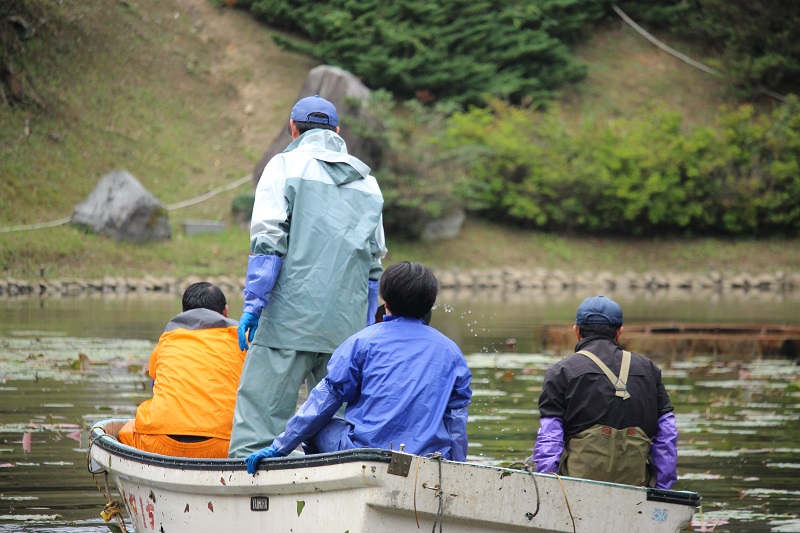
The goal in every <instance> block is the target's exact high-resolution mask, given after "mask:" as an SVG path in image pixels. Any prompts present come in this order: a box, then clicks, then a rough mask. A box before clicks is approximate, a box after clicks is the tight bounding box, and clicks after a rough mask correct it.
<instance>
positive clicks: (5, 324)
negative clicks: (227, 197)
mask: <svg viewBox="0 0 800 533" xmlns="http://www.w3.org/2000/svg"><path fill="white" fill-rule="evenodd" d="M585 296H586V295H585V294H574V295H564V294H560V295H558V296H555V295H547V294H544V293H542V292H541V291H539V292H537V291H532V292H531V293H530V294H525V293H517V294H515V295H513V298H512V297H509V295H505V296H503V295H497V294H491V295H490V294H488V293H483V294H480V293H478V294H469V293H467V294H466V295H465V294H463V293H453V294H448V293H446V292H445V293H443V294H442V295H441V296H440V299H439V304H438V306H437V308H436V310H435V311H434V315H433V322H432V325H434V326H436V327H437V328H439V329H441V330H442V331H444V332H445V333H446V334H447V335H448V336H450V337H451V338H453V339H454V340H456V342H458V344H459V345H460V346H461V347H462V350H463V351H464V353H465V354H467V359H468V363H469V365H470V367H471V368H472V370H473V373H474V381H473V387H474V389H475V396H474V398H473V405H472V406H471V409H470V419H469V426H468V432H469V435H470V448H469V454H470V460H474V461H479V462H484V463H491V464H509V463H512V462H516V461H521V460H522V459H524V458H525V457H526V456H527V455H529V454H530V452H531V449H532V446H533V441H534V438H535V432H536V429H537V427H538V411H537V409H536V399H537V398H538V395H539V391H540V389H541V384H542V380H543V377H544V372H545V370H546V369H547V368H549V366H550V365H552V364H553V363H554V362H555V361H556V360H557V359H558V357H557V356H554V355H547V354H541V353H538V352H539V351H540V350H539V348H540V345H541V342H540V341H541V336H540V334H541V331H540V328H541V325H542V324H544V323H547V322H569V321H570V320H571V318H572V317H573V316H574V315H573V313H574V309H575V308H576V307H577V304H578V303H579V302H580V301H581V300H582V299H583V298H584V297H585ZM614 297H615V298H616V299H617V300H618V301H619V302H620V304H621V305H622V307H623V310H624V313H625V318H626V322H630V321H633V322H637V321H638V322H646V321H665V320H675V321H691V322H728V323H748V322H759V323H768V322H774V323H794V324H798V323H800V305H797V304H798V302H797V301H796V299H795V300H792V298H787V297H779V296H775V295H772V297H765V298H763V299H748V298H740V297H739V296H738V295H729V296H726V297H724V298H721V300H720V301H719V302H711V301H708V300H702V301H696V300H692V299H681V298H677V297H675V298H665V299H658V298H655V297H653V298H649V297H641V295H636V294H633V295H630V296H629V297H627V296H625V295H614ZM232 300H233V301H231V308H233V309H236V308H237V307H238V306H240V305H241V302H237V301H235V299H232ZM179 307H180V301H179V299H178V298H176V297H175V296H169V295H157V296H155V297H151V298H72V299H70V298H60V299H49V300H37V299H19V300H0V532H3V533H6V532H37V533H42V532H59V533H63V532H66V531H70V532H76V531H77V532H83V531H86V532H89V531H91V532H98V531H108V530H107V528H106V527H105V525H104V523H103V521H102V519H101V518H99V511H100V510H101V508H102V505H103V503H104V499H103V497H102V496H101V493H100V491H99V490H98V487H97V485H96V484H95V482H94V481H93V480H92V478H91V476H90V475H89V474H88V473H87V472H86V468H85V463H86V453H87V450H86V446H87V442H86V427H87V426H88V424H90V423H91V422H93V421H95V420H98V419H101V418H107V417H110V416H131V415H132V414H133V412H134V410H135V408H136V405H138V403H139V402H141V401H142V400H144V399H146V398H147V397H149V396H150V389H149V383H148V381H149V380H148V379H147V378H146V376H145V375H144V373H143V372H144V369H145V368H146V364H147V358H148V356H149V353H150V350H151V349H152V348H153V346H154V345H155V342H156V340H157V339H158V336H159V335H160V333H161V331H162V330H163V327H164V325H165V324H166V322H167V321H168V320H169V318H171V317H172V316H173V315H174V314H175V313H176V312H178V311H179ZM753 317H757V320H754V318H753ZM510 338H514V339H516V346H515V349H516V351H515V352H513V353H507V352H506V350H507V341H508V340H509V339H510ZM81 354H83V357H81ZM656 361H657V362H658V364H659V365H660V366H661V367H662V369H664V379H665V382H666V384H667V387H668V389H669V391H670V395H671V398H672V402H673V404H674V405H675V408H676V414H677V418H678V425H679V429H680V442H679V450H680V451H679V454H680V456H679V475H680V477H679V481H678V485H677V487H676V488H679V489H685V490H693V491H698V492H700V493H701V494H702V495H703V507H702V510H701V512H698V514H697V519H698V521H697V523H696V530H697V531H700V530H703V528H705V530H707V531H712V530H713V531H754V532H760V531H764V532H766V531H800V518H798V509H800V490H798V488H797V483H796V477H797V475H798V473H800V445H799V444H798V443H800V424H798V419H800V381H799V380H798V367H797V365H796V363H794V362H790V361H786V360H780V359H760V358H754V357H750V358H743V359H742V360H740V361H727V360H725V361H722V360H715V359H713V358H710V357H700V356H694V357H686V356H681V355H680V354H678V355H677V356H675V357H670V358H663V359H657V358H656ZM98 481H99V482H100V483H101V484H102V482H103V481H102V480H98ZM33 517H37V519H36V520H31V518H33Z"/></svg>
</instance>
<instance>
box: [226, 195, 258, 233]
mask: <svg viewBox="0 0 800 533" xmlns="http://www.w3.org/2000/svg"><path fill="white" fill-rule="evenodd" d="M255 201H256V195H255V193H252V192H251V193H242V194H239V195H237V196H236V198H234V199H233V202H232V203H231V214H232V215H233V220H234V221H235V222H236V223H237V224H239V225H247V226H249V225H250V219H251V218H253V204H254V203H255Z"/></svg>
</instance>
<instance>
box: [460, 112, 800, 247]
mask: <svg viewBox="0 0 800 533" xmlns="http://www.w3.org/2000/svg"><path fill="white" fill-rule="evenodd" d="M446 142H447V145H448V146H450V147H455V146H461V147H462V149H464V150H463V153H467V154H470V157H469V158H468V159H467V160H466V161H465V167H464V168H465V174H466V177H465V178H464V179H463V181H462V182H461V188H460V192H461V193H462V195H463V196H464V198H465V200H466V201H467V202H468V205H469V207H470V208H471V209H472V210H474V211H475V212H477V213H480V214H482V215H484V216H486V217H489V218H492V219H495V220H504V221H509V222H513V223H515V224H518V225H522V226H526V227H536V228H542V229H549V230H560V231H573V232H587V233H616V234H635V235H656V234H660V233H665V232H666V233H680V234H717V233H722V234H733V235H766V234H796V233H797V232H798V230H800V169H799V168H798V161H799V160H800V105H798V103H797V101H796V100H794V101H793V102H792V104H791V105H786V106H781V107H779V108H777V109H776V110H775V112H774V113H773V114H772V115H764V116H758V117H756V116H754V115H753V110H752V108H750V107H747V106H743V107H741V108H740V109H737V110H734V111H727V112H724V113H723V114H722V115H721V118H720V121H719V126H718V127H717V128H701V129H698V130H696V131H694V132H692V133H691V134H683V133H682V132H681V119H680V116H679V115H678V114H676V113H672V112H668V111H664V110H659V109H652V110H648V111H647V112H643V114H642V118H640V119H635V120H629V121H623V120H619V119H614V120H611V119H603V120H602V121H601V120H596V121H593V122H588V121H587V122H581V123H578V124H572V123H569V122H567V121H565V120H564V119H563V118H562V115H561V114H560V113H559V111H558V110H557V109H552V110H549V111H547V112H540V111H537V110H535V109H525V108H515V107H511V106H509V105H507V104H505V103H503V102H499V101H494V102H493V103H492V104H491V105H490V107H487V108H483V109H477V108H474V109H471V110H469V111H468V112H465V113H458V114H456V115H454V116H453V117H452V118H451V119H450V120H449V122H448V127H447V135H446Z"/></svg>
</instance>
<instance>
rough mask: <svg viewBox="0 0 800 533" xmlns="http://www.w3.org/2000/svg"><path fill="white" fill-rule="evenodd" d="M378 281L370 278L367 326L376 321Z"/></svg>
mask: <svg viewBox="0 0 800 533" xmlns="http://www.w3.org/2000/svg"><path fill="white" fill-rule="evenodd" d="M378 287H379V285H378V282H377V281H372V280H369V292H368V293H367V326H371V325H372V324H374V323H375V313H377V312H378Z"/></svg>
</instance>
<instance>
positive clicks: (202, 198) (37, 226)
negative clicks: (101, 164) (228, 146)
mask: <svg viewBox="0 0 800 533" xmlns="http://www.w3.org/2000/svg"><path fill="white" fill-rule="evenodd" d="M251 179H252V174H248V175H247V176H244V177H242V178H239V179H238V180H236V181H234V182H233V183H229V184H228V185H223V186H222V187H217V188H216V189H214V190H212V191H209V192H207V193H205V194H201V195H200V196H197V197H195V198H192V199H190V200H184V201H183V202H178V203H176V204H171V205H168V206H167V211H174V210H176V209H183V208H184V207H189V206H191V205H195V204H199V203H200V202H205V201H206V200H208V199H209V198H213V197H214V196H216V195H218V194H221V193H223V192H225V191H230V190H231V189H235V188H237V187H241V186H242V185H244V184H245V183H247V182H248V181H250V180H251ZM70 220H72V217H67V218H59V219H58V220H54V221H52V222H41V223H38V224H26V225H23V226H11V227H8V228H0V233H11V232H14V231H30V230H35V229H42V228H53V227H55V226H63V225H64V224H66V223H68V222H69V221H70Z"/></svg>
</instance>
